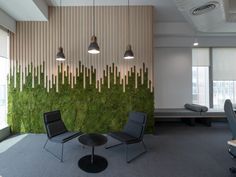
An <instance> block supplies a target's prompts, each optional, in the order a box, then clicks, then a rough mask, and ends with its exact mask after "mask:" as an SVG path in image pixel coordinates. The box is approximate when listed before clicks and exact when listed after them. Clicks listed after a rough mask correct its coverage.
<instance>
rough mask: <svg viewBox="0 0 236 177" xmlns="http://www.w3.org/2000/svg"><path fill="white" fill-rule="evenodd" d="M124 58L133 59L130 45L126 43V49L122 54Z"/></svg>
mask: <svg viewBox="0 0 236 177" xmlns="http://www.w3.org/2000/svg"><path fill="white" fill-rule="evenodd" d="M124 59H126V60H130V59H134V53H133V51H132V49H131V45H127V47H126V51H125V54H124Z"/></svg>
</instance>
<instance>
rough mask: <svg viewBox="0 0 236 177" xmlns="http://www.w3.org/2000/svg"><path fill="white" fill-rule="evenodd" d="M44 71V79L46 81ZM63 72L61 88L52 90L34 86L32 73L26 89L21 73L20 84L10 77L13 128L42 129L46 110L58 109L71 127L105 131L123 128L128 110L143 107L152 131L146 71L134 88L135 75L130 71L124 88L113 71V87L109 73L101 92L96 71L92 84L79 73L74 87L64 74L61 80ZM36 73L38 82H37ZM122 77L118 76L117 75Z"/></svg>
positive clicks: (20, 129) (10, 123)
mask: <svg viewBox="0 0 236 177" xmlns="http://www.w3.org/2000/svg"><path fill="white" fill-rule="evenodd" d="M43 76H44V75H43V73H42V74H41V83H44V80H43ZM61 77H62V74H61V73H59V78H58V79H59V82H58V83H59V92H56V88H55V85H53V88H52V89H50V91H49V92H47V90H46V89H45V88H44V86H43V84H40V85H39V84H35V88H32V75H31V74H29V75H28V76H27V77H26V83H25V85H24V86H23V91H21V92H20V88H19V83H20V82H19V81H20V73H17V78H16V83H17V87H16V88H14V87H13V77H11V78H10V84H9V95H8V104H9V105H8V123H9V125H10V126H11V128H12V131H13V132H32V133H42V132H45V131H44V125H43V113H44V112H48V111H52V110H57V109H59V110H60V111H61V114H62V118H63V120H64V122H65V124H66V126H67V128H68V129H69V130H81V131H83V132H101V133H106V132H109V131H113V130H120V129H122V127H123V126H124V124H125V122H126V121H127V118H128V112H129V111H142V112H146V113H147V114H148V122H147V129H146V131H147V132H149V133H150V132H153V126H154V119H153V111H154V96H153V93H151V92H150V89H148V88H147V85H148V83H147V82H148V78H147V72H145V73H144V84H143V85H142V84H141V78H140V77H138V88H135V83H134V79H135V75H134V73H132V74H131V76H130V77H129V78H128V79H129V84H128V85H126V90H125V92H123V85H120V84H114V80H113V78H114V75H113V74H112V73H111V77H110V78H111V88H107V77H105V76H104V78H105V79H104V84H103V85H102V88H101V92H98V89H96V88H95V73H93V74H92V80H93V82H92V85H90V84H89V82H88V81H89V79H88V78H87V79H86V88H85V89H84V88H83V73H81V74H80V76H79V77H77V78H76V79H77V84H76V85H75V86H74V88H71V86H70V85H69V84H67V83H68V78H67V77H65V84H61V83H62V79H61ZM37 78H38V77H35V83H38V80H37ZM117 80H119V77H117Z"/></svg>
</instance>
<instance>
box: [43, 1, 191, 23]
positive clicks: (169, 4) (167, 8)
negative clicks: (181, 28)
mask: <svg viewBox="0 0 236 177" xmlns="http://www.w3.org/2000/svg"><path fill="white" fill-rule="evenodd" d="M46 1H47V3H48V5H50V6H59V5H60V0H46ZM95 3H96V5H98V6H120V5H121V6H127V0H96V1H95ZM92 4H93V0H64V1H63V0H62V6H91V5H92ZM130 5H131V6H132V5H152V6H154V13H155V14H154V17H155V18H154V19H155V21H159V22H186V20H185V18H184V17H183V15H182V14H181V13H180V12H179V11H178V9H177V7H176V5H175V2H174V0H130Z"/></svg>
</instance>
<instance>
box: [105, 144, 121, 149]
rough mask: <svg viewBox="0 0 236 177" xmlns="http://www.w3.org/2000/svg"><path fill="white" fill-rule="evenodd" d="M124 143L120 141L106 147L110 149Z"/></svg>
mask: <svg viewBox="0 0 236 177" xmlns="http://www.w3.org/2000/svg"><path fill="white" fill-rule="evenodd" d="M122 144H123V143H118V144H114V145H111V146H107V147H105V148H106V149H110V148H113V147H116V146H120V145H122Z"/></svg>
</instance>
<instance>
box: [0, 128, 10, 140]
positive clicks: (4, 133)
mask: <svg viewBox="0 0 236 177" xmlns="http://www.w3.org/2000/svg"><path fill="white" fill-rule="evenodd" d="M10 135H11V130H10V127H5V128H3V129H0V141H2V140H4V139H6V138H7V137H9V136H10Z"/></svg>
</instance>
